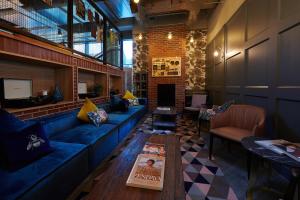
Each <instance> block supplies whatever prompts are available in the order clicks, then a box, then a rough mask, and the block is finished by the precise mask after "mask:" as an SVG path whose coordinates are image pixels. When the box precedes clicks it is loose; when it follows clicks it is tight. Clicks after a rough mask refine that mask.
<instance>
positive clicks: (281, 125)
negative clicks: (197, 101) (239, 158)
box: [206, 0, 300, 142]
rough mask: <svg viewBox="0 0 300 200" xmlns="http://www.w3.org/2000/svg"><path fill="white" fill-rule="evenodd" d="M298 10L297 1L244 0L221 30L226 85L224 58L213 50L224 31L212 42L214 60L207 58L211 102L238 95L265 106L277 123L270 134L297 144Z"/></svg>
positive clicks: (240, 100)
mask: <svg viewBox="0 0 300 200" xmlns="http://www.w3.org/2000/svg"><path fill="white" fill-rule="evenodd" d="M278 6H279V7H278ZM299 10H300V1H299V0H263V1H257V0H246V1H245V3H244V4H243V5H242V6H241V8H240V9H239V10H238V11H237V13H236V14H235V15H233V17H232V18H231V19H230V20H229V22H228V23H227V24H225V26H224V29H223V30H222V31H221V32H223V33H220V34H221V35H222V34H224V35H225V37H224V38H225V41H224V43H225V49H226V52H225V62H224V68H225V71H224V77H225V81H224V86H221V85H219V82H218V81H219V79H218V78H220V77H222V75H221V71H222V70H221V66H222V64H220V63H222V62H219V58H214V55H213V53H211V49H212V47H213V49H214V50H215V47H216V46H220V45H218V44H220V41H221V36H220V35H217V36H216V38H215V39H214V40H212V41H211V43H210V44H208V49H207V56H208V58H207V60H208V61H209V60H213V61H214V62H208V63H210V64H209V67H208V70H207V78H208V80H207V85H206V89H207V90H208V93H209V95H210V98H212V99H211V102H214V103H223V102H220V100H222V99H223V101H226V100H231V99H234V100H235V101H236V102H237V103H242V104H251V105H256V106H260V107H263V108H265V110H266V111H267V121H268V122H275V123H274V124H273V123H268V124H267V130H268V131H269V132H268V133H267V134H268V135H269V136H271V137H281V138H284V139H290V140H292V141H298V142H299V141H300V128H299V125H298V124H299V110H300V78H299V74H300V67H299V66H300V56H299V49H300V39H299V36H300V12H299ZM245 39H248V40H247V41H245ZM210 74H211V75H210ZM210 77H213V81H211V78H210Z"/></svg>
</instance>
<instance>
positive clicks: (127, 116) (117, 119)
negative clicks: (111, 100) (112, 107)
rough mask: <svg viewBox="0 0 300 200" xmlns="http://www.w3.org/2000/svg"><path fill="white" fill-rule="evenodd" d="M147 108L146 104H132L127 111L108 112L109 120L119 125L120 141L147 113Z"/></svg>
mask: <svg viewBox="0 0 300 200" xmlns="http://www.w3.org/2000/svg"><path fill="white" fill-rule="evenodd" d="M146 112H147V109H146V107H145V106H144V105H139V106H130V107H129V108H128V111H127V112H111V113H109V114H108V116H109V117H108V118H109V120H108V122H107V123H110V124H117V125H118V126H119V128H118V131H119V137H118V138H119V139H118V140H119V142H121V141H122V140H123V139H124V138H125V137H126V136H127V135H128V134H129V133H130V131H131V129H132V128H133V127H134V126H135V125H136V124H137V123H138V122H139V120H140V119H141V118H142V117H143V116H144V115H145V113H146Z"/></svg>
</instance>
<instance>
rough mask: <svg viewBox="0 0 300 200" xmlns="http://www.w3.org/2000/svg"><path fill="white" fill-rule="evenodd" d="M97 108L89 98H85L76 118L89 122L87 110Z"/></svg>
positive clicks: (91, 110)
mask: <svg viewBox="0 0 300 200" xmlns="http://www.w3.org/2000/svg"><path fill="white" fill-rule="evenodd" d="M97 110H98V108H97V106H96V105H95V104H94V103H93V102H92V101H91V100H89V99H88V98H85V102H84V103H83V106H82V107H81V109H80V111H79V113H78V114H77V118H78V119H80V120H82V121H85V122H90V119H89V117H88V112H95V111H97Z"/></svg>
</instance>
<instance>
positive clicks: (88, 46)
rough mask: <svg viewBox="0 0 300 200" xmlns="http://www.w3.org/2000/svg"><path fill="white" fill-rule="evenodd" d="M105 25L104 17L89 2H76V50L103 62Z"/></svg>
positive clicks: (74, 16)
mask: <svg viewBox="0 0 300 200" xmlns="http://www.w3.org/2000/svg"><path fill="white" fill-rule="evenodd" d="M103 25H104V22H103V16H102V15H101V14H100V13H99V12H98V11H96V9H95V8H94V7H93V6H92V5H91V4H90V3H89V2H88V1H87V0H74V4H73V48H74V50H76V51H78V52H81V53H84V54H86V55H89V56H92V57H94V58H96V59H99V60H103Z"/></svg>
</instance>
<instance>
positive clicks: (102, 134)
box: [40, 110, 118, 171]
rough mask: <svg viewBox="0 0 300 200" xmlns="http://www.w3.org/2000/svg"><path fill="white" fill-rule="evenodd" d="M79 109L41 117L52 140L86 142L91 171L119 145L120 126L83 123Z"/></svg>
mask: <svg viewBox="0 0 300 200" xmlns="http://www.w3.org/2000/svg"><path fill="white" fill-rule="evenodd" d="M77 113H78V110H75V111H72V112H70V113H66V114H61V115H59V116H54V117H47V118H43V119H40V121H42V123H43V126H44V128H45V131H46V134H47V136H48V138H49V139H50V140H53V141H61V142H67V143H78V144H85V145H87V146H88V151H89V171H92V170H93V169H95V168H96V167H97V166H98V165H99V164H100V163H101V161H102V160H103V159H105V157H106V156H108V155H109V154H110V153H111V152H112V150H113V149H114V148H115V147H116V146H117V145H118V127H117V125H114V124H102V125H101V126H100V127H96V126H94V125H93V124H88V123H83V122H80V121H79V120H78V119H77Z"/></svg>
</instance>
